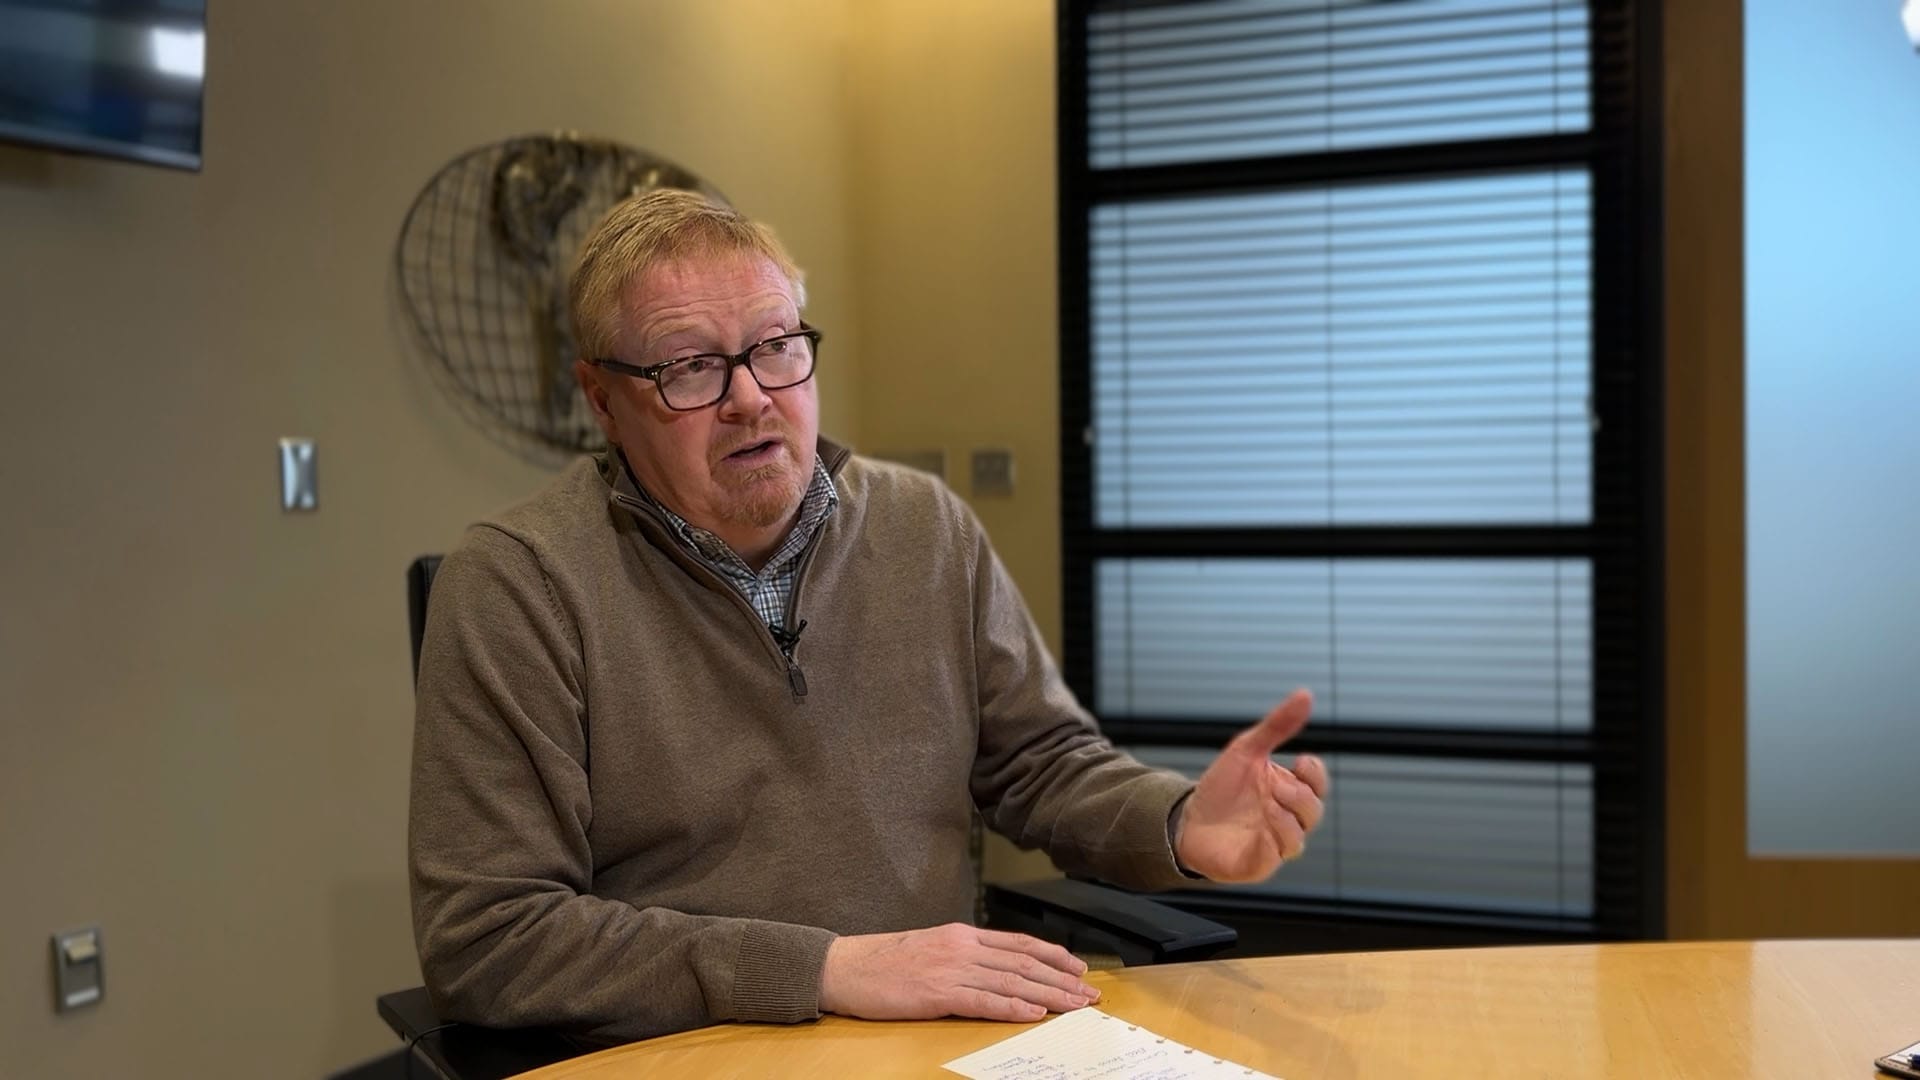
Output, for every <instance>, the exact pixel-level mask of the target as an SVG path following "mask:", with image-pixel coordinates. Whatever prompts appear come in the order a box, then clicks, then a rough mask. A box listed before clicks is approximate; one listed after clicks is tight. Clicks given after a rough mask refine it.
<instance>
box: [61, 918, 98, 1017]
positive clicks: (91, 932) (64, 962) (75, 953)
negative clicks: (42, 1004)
mask: <svg viewBox="0 0 1920 1080" xmlns="http://www.w3.org/2000/svg"><path fill="white" fill-rule="evenodd" d="M106 993H107V980H106V946H105V945H104V944H102V942H101V938H100V928H99V927H97V926H87V927H82V928H81V929H79V930H67V931H63V932H61V933H58V934H55V935H53V1011H54V1012H68V1011H70V1010H72V1009H78V1008H81V1007H83V1006H87V1005H94V1004H97V1003H98V1002H99V1001H100V999H101V998H102V997H105V996H106Z"/></svg>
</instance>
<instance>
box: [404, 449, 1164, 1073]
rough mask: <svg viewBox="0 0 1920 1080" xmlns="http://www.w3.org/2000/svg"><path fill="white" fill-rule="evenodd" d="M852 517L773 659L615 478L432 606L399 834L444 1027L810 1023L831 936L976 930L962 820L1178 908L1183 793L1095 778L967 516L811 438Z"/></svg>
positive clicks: (497, 525) (562, 502)
mask: <svg viewBox="0 0 1920 1080" xmlns="http://www.w3.org/2000/svg"><path fill="white" fill-rule="evenodd" d="M820 453H821V455H822V459H823V460H825V461H826V462H827V464H828V468H829V470H830V471H831V472H832V473H833V474H834V477H835V481H836V483H837V484H838V485H839V488H840V493H841V505H840V507H839V509H838V510H837V511H836V512H835V513H834V514H833V515H832V516H831V517H830V518H829V519H828V520H827V521H826V523H825V524H824V525H823V526H822V528H821V530H820V533H819V535H818V536H817V537H816V538H815V540H814V542H813V545H812V547H811V548H810V549H809V550H808V551H807V553H806V554H805V555H803V556H802V559H803V560H804V562H803V566H802V569H801V571H800V578H799V581H798V582H797V583H796V586H795V592H794V601H793V604H792V608H791V610H790V611H789V614H788V618H787V620H786V625H788V626H795V625H797V624H798V620H800V619H805V620H806V622H807V627H806V630H805V632H804V634H803V635H802V638H801V640H800V641H799V642H798V643H797V644H796V645H794V646H793V648H792V650H791V657H790V658H789V656H788V655H786V654H785V652H784V651H783V649H782V647H781V644H780V643H779V642H778V641H776V639H775V637H774V635H773V633H772V632H771V631H770V630H769V629H768V627H767V625H766V624H765V623H764V622H763V621H762V620H761V619H760V618H759V617H758V616H756V615H755V614H754V612H753V609H752V607H751V606H750V605H749V604H748V603H747V601H746V600H745V598H744V597H742V596H741V595H740V594H739V593H738V592H736V591H735V590H734V589H733V588H731V587H730V586H728V585H727V584H726V583H725V582H724V581H723V580H722V579H721V578H720V577H719V576H718V575H717V574H715V573H714V572H713V571H712V570H710V569H708V568H706V567H704V566H702V565H701V564H700V563H699V562H698V561H697V560H696V559H694V558H693V557H692V556H691V555H690V554H689V553H688V552H686V551H685V550H684V549H682V548H681V547H680V546H679V545H678V544H676V543H674V541H673V539H672V537H671V536H670V535H669V534H668V531H667V526H666V523H665V521H664V520H663V519H662V518H661V516H660V514H659V512H658V511H657V510H655V509H653V508H652V507H650V506H648V505H647V504H646V503H645V502H644V501H642V500H640V499H639V498H637V497H636V493H635V492H634V490H633V488H632V486H631V481H630V480H628V479H626V478H625V477H624V475H623V473H622V471H621V470H618V469H616V468H613V467H610V466H609V464H608V462H607V460H606V459H605V458H604V457H603V458H598V459H583V460H581V461H580V462H578V463H576V464H575V465H573V466H572V467H570V468H569V469H568V470H567V471H566V472H565V473H563V474H562V475H561V476H560V477H559V478H558V479H557V480H556V481H555V482H554V483H553V484H552V485H551V486H549V487H548V488H547V489H546V490H545V491H544V492H542V493H541V494H539V495H537V496H536V497H534V498H533V499H531V500H530V501H528V502H526V503H524V504H522V505H520V506H518V507H516V508H514V509H512V510H509V511H507V512H506V513H504V514H502V515H500V516H499V517H497V518H495V519H493V520H490V521H486V522H483V523H481V524H479V525H476V526H475V527H474V528H473V529H472V530H470V531H469V532H468V534H467V536H466V538H465V540H464V541H463V543H462V544H461V545H460V547H459V548H458V549H457V550H456V551H454V552H453V553H452V554H450V555H449V556H448V557H447V558H446V560H445V562H444V563H443V564H442V566H441V568H440V571H439V574H438V576H437V577H436V578H435V580H434V586H433V602H432V604H431V605H430V607H429V615H428V621H427V634H426V641H425V646H424V649H423V651H422V655H421V660H420V679H419V689H418V705H417V716H416V720H415V738H414V761H413V802H412V814H411V823H410V830H409V845H410V862H411V869H412V884H413V912H414V932H415V936H416V939H417V942H418V945H419V949H420V963H421V968H422V970H423V972H424V973H425V976H426V982H427V986H428V989H429V990H431V991H432V994H433V997H434V1000H435V1002H436V1004H437V1006H438V1007H439V1008H440V1009H441V1010H442V1014H443V1015H444V1016H446V1017H448V1018H450V1019H459V1020H466V1021H470V1022H476V1023H482V1024H489V1025H493V1026H501V1027H511V1026H528V1025H540V1026H551V1027H557V1028H563V1029H567V1030H571V1031H575V1032H578V1033H580V1034H583V1035H590V1036H595V1037H599V1038H608V1039H633V1038H643V1037H646V1036H651V1035H658V1034H662V1033H665V1032H670V1031H678V1030H683V1029H687V1028H693V1027H698V1026H701V1025H704V1024H709V1023H713V1022H716V1021H725V1020H762V1021H795V1020H804V1019H810V1018H813V1017H815V1016H818V1015H819V1011H818V1002H819V988H820V970H821V965H822V963H823V961H824V959H825V955H826V951H827V946H828V944H829V943H831V941H832V940H833V938H834V936H835V935H837V934H865V933H876V932H881V931H893V930H905V929H911V928H916V927H925V926H932V925H936V924H939V923H943V922H949V921H955V920H961V921H965V920H968V919H969V918H970V916H971V913H972V897H973V889H974V878H973V871H972V867H971V864H970V863H969V861H968V857H967V835H968V831H969V825H970V815H971V814H972V812H973V808H974V806H975V805H976V804H977V805H978V806H979V808H980V810H981V812H982V814H983V815H984V816H985V818H986V821H987V823H988V824H989V825H990V826H991V827H992V828H994V829H996V830H998V831H999V832H1001V833H1004V834H1005V835H1007V836H1008V837H1010V838H1012V839H1013V840H1014V841H1015V842H1016V843H1018V844H1020V845H1022V846H1024V847H1037V848H1041V849H1044V850H1045V851H1046V852H1048V854H1050V855H1051V856H1052V857H1053V859H1054V861H1055V862H1057V863H1058V864H1059V865H1060V866H1062V867H1063V868H1065V869H1067V870H1069V871H1077V872H1085V873H1090V874H1095V875H1098V876H1100V877H1102V878H1105V879H1107V880H1110V881H1114V882H1117V883H1120V884H1124V885H1129V886H1133V887H1137V888H1148V889H1153V888H1166V887H1170V886H1173V885H1177V884H1181V883H1182V882H1183V881H1186V880H1187V879H1185V878H1183V877H1182V875H1181V874H1180V872H1179V870H1178V869H1177V868H1176V867H1175V865H1174V861H1173V853H1172V851H1171V850H1170V849H1169V847H1168V843H1167V817H1168V814H1169V812H1170V810H1171V808H1172V807H1173V805H1174V803H1175V801H1176V800H1177V799H1178V798H1179V797H1180V796H1181V795H1183V794H1185V793H1186V792H1187V791H1188V790H1189V789H1190V788H1191V784H1190V783H1189V782H1188V781H1187V780H1185V779H1184V778H1182V777H1180V776H1177V775H1175V774H1172V773H1168V772H1164V771H1160V770H1155V769H1149V768H1147V767H1145V766H1143V765H1141V764H1139V763H1138V762H1136V761H1134V760H1133V759H1132V758H1130V757H1128V756H1127V755H1125V754H1122V753H1120V752H1118V751H1117V750H1115V749H1114V748H1113V747H1112V745H1111V744H1109V743H1108V742H1107V741H1106V739H1105V738H1103V737H1102V736H1101V735H1100V733H1099V732H1098V731H1097V730H1096V728H1095V726H1094V723H1093V721H1092V718H1091V717H1089V716H1088V714H1087V713H1086V712H1085V710H1083V709H1082V708H1081V707H1080V706H1079V705H1078V704H1077V703H1076V702H1075V701H1074V699H1073V697H1072V695H1071V694H1070V693H1069V692H1068V691H1067V689H1066V687H1065V685H1064V684H1063V683H1062V681H1061V679H1060V677H1059V674H1058V672H1057V671H1056V670H1055V667H1054V665H1053V663H1052V661H1051V659H1050V658H1049V656H1048V654H1047V652H1046V649H1045V647H1044V645H1043V644H1042V642H1041V640H1040V636H1039V634H1038V633H1037V632H1036V630H1035V628H1034V625H1033V621H1032V619H1031V617H1030V616H1029V615H1028V613H1027V610H1026V607H1025V605H1024V604H1023V603H1022V601H1021V599H1020V597H1019V594H1018V592H1017V591H1016V590H1015V588H1014V585H1013V582H1012V581H1011V580H1010V579H1009V578H1008V576H1007V574H1006V571H1005V569H1004V568H1003V567H1002V566H1001V564H1000V561H999V559H998V558H997V557H996V556H995V555H994V553H993V549H992V547H991V546H990V545H989V544H988V542H987V538H986V535H985V534H984V533H983V532H982V530H981V528H980V525H979V523H978V522H977V521H976V520H975V518H974V517H973V515H972V513H971V512H970V511H969V510H968V509H967V507H966V506H965V504H963V503H962V502H960V500H959V499H958V498H957V497H955V496H954V495H953V494H952V493H951V492H950V491H948V490H947V489H946V488H945V487H944V486H942V485H940V484H939V483H938V482H937V481H936V480H934V479H933V478H932V477H930V476H927V475H926V474H924V473H920V472H916V471H913V470H910V469H905V468H901V467H897V466H891V465H886V464H881V463H877V462H873V461H869V460H866V459H864V458H859V457H855V456H852V455H850V454H849V453H847V452H846V451H845V450H843V449H841V448H839V447H836V446H834V445H832V444H831V443H828V442H826V441H824V440H823V441H822V442H821V445H820Z"/></svg>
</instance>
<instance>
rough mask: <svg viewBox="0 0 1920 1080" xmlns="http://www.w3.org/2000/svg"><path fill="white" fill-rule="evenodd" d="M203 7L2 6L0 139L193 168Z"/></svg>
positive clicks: (128, 2) (121, 0)
mask: <svg viewBox="0 0 1920 1080" xmlns="http://www.w3.org/2000/svg"><path fill="white" fill-rule="evenodd" d="M206 56H207V4H206V0H0V139H10V140H14V141H17V142H27V143H36V144H40V145H44V146H55V147H60V148H62V149H67V150H78V151H82V152H85V153H94V154H106V155H110V156H114V157H125V158H133V159H135V160H139V161H148V162H153V163H154V164H158V165H172V166H175V167H178V168H183V169H198V168H199V167H200V100H201V87H202V84H203V83H204V81H205V73H206Z"/></svg>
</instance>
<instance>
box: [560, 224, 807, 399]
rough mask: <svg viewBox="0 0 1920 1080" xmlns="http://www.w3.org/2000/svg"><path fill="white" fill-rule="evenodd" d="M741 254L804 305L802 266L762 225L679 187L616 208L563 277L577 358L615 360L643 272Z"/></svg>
mask: <svg viewBox="0 0 1920 1080" xmlns="http://www.w3.org/2000/svg"><path fill="white" fill-rule="evenodd" d="M740 254H745V255H758V256H761V257H763V258H765V259H767V260H768V261H769V262H771V263H773V265H774V266H776V267H778V268H779V270H780V272H781V273H782V274H784V275H785V276H786V278H787V280H788V281H790V282H792V283H793V299H794V303H795V304H796V305H798V306H799V307H801V308H805V307H806V306H807V293H806V286H805V284H804V283H803V281H802V279H801V274H800V268H799V267H798V266H796V265H794V262H793V257H792V256H791V255H788V254H787V249H786V248H785V247H784V246H782V245H781V243H780V238H779V237H777V236H775V235H774V234H773V230H772V229H769V228H767V227H766V226H765V225H762V224H760V223H759V222H757V221H753V220H751V219H749V218H748V217H747V216H746V215H744V214H742V213H740V212H739V211H737V210H735V209H733V208H732V207H730V206H722V205H720V204H718V203H715V202H713V201H712V200H711V199H708V198H707V197H706V196H705V195H702V194H700V193H699V192H695V191H686V190H683V189H680V188H654V189H653V190H651V191H645V192H642V193H640V194H638V195H635V196H633V197H631V198H629V199H626V200H624V201H622V202H620V203H619V204H617V205H616V206H614V208H613V209H611V210H609V211H607V216H606V217H604V218H601V219H600V224H599V225H596V226H594V230H593V232H592V233H590V234H588V236H587V239H586V242H585V243H583V244H582V245H580V255H579V257H578V258H577V259H575V260H574V264H573V275H572V276H571V277H570V278H569V279H568V283H567V307H568V311H569V315H570V317H571V319H572V321H573V341H574V345H575V347H576V348H578V349H579V350H580V356H581V358H583V359H588V360H593V359H599V358H601V357H610V356H612V355H613V354H614V349H615V348H617V347H618V345H619V342H620V335H621V331H622V329H623V327H622V326H621V316H622V315H623V314H624V312H623V311H622V310H621V308H622V305H623V303H624V301H625V296H626V292H627V289H628V288H629V287H630V286H631V285H632V284H633V282H634V281H635V280H637V279H638V278H639V277H640V275H642V274H644V273H646V272H647V270H648V269H650V268H652V267H653V266H655V265H658V264H660V263H664V262H670V261H672V260H675V259H684V258H698V257H713V256H716V255H740ZM636 361H637V358H636Z"/></svg>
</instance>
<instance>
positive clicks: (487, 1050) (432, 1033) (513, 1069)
mask: <svg viewBox="0 0 1920 1080" xmlns="http://www.w3.org/2000/svg"><path fill="white" fill-rule="evenodd" d="M439 569H440V556H438V555H422V556H420V557H419V558H417V559H415V560H414V561H413V564H412V565H411V566H409V567H408V568H407V623H408V627H409V629H410V630H411V632H412V640H413V674H414V678H415V679H416V680H417V679H418V678H419V677H420V646H421V642H422V641H423V640H424V638H425V637H426V631H427V599H428V597H429V596H430V595H431V594H432V592H433V575H434V574H435V572H437V571H438V570H439ZM973 827H974V832H975V837H976V843H975V844H974V845H973V849H974V852H975V856H974V858H975V865H974V875H975V877H976V878H978V877H980V866H979V856H978V851H979V844H978V843H977V838H978V835H979V832H980V820H979V818H978V816H977V815H976V817H975V819H974V825H973ZM982 906H983V910H984V914H985V921H986V924H987V925H988V926H991V927H993V928H995V929H999V930H1013V931H1018V932H1020V933H1024V934H1032V935H1033V936H1034V937H1038V938H1044V939H1046V940H1048V941H1052V942H1054V943H1056V944H1059V945H1061V946H1064V947H1065V948H1067V949H1069V950H1072V951H1073V952H1076V953H1083V954H1085V953H1092V954H1095V955H1101V956H1110V957H1115V958H1117V959H1118V962H1119V963H1120V964H1121V965H1124V966H1127V967H1133V966H1137V965H1141V964H1168V963H1184V962H1187V961H1191V960H1205V959H1208V958H1209V957H1212V956H1214V955H1215V954H1217V953H1219V952H1220V951H1221V950H1223V949H1227V948H1231V947H1232V946H1233V944H1234V943H1235V942H1236V941H1237V940H1238V939H1239V935H1238V933H1237V932H1236V931H1235V930H1234V929H1233V928H1232V927H1229V926H1222V925H1221V924H1219V923H1217V922H1214V921H1213V920H1211V919H1205V918H1202V917H1200V916H1198V915H1192V914H1189V913H1187V912H1184V911H1180V910H1178V909H1176V908H1171V907H1168V906H1167V905H1165V904H1162V903H1159V902H1157V901H1153V900H1149V899H1147V898H1145V897H1142V896H1136V895H1134V894H1132V893H1127V892H1121V891H1120V890H1118V889H1113V888H1109V887H1107V886H1104V885H1099V884H1096V883H1094V882H1091V881H1082V880H1077V879H1073V878H1060V879H1054V880H1047V881H1029V882H1021V883H1018V884H991V885H988V886H986V889H985V893H984V896H983V905H982ZM377 1004H378V1007H379V1011H380V1018H381V1019H383V1020H385V1021H386V1022H387V1026H388V1027H390V1028H392V1029H393V1032H394V1034H396V1035H398V1036H400V1038H401V1039H403V1040H405V1041H406V1043H407V1047H408V1050H409V1052H411V1053H412V1054H414V1055H415V1056H416V1058H417V1060H419V1061H420V1062H421V1063H422V1064H424V1065H426V1066H427V1067H429V1068H431V1069H433V1070H436V1073H435V1075H437V1076H439V1077H441V1078H443V1080H500V1078H504V1077H509V1076H513V1075H516V1074H518V1073H522V1072H525V1071H527V1070H529V1069H537V1068H539V1067H541V1066H543V1065H550V1064H552V1063H554V1062H556V1061H564V1060H565V1059H567V1058H570V1057H574V1056H577V1055H579V1054H583V1053H587V1052H589V1051H591V1050H594V1049H598V1048H599V1047H598V1044H594V1043H590V1042H585V1041H578V1040H575V1039H573V1038H571V1037H569V1036H567V1035H564V1034H562V1033H560V1032H554V1031H543V1030H538V1029H527V1030H511V1031H507V1030H499V1029H494V1028H483V1027H478V1026H476V1025H473V1024H459V1023H446V1022H444V1021H442V1020H441V1018H440V1016H439V1015H438V1014H437V1013H436V1012H435V1011H434V1008H433V1002H432V1001H431V1000H430V999H429V998H428V996H427V988H426V987H424V986H416V987H413V988H412V989H408V990H399V991H395V992H394V993H391V994H382V995H381V996H380V997H379V999H378V1002H377ZM409 1064H411V1063H409Z"/></svg>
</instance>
